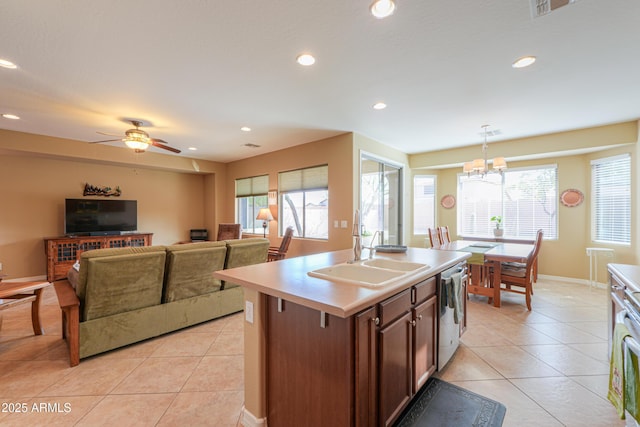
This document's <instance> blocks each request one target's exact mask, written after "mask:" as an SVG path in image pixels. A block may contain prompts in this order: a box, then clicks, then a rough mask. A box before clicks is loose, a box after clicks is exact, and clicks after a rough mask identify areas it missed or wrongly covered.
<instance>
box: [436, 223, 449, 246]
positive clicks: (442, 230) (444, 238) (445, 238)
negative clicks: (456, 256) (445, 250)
mask: <svg viewBox="0 0 640 427" xmlns="http://www.w3.org/2000/svg"><path fill="white" fill-rule="evenodd" d="M438 234H439V235H440V242H441V244H443V245H446V244H447V243H451V237H449V226H448V225H445V226H444V227H438Z"/></svg>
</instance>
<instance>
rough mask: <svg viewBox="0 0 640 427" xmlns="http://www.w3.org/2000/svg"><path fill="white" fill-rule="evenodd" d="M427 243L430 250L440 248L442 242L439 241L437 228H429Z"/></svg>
mask: <svg viewBox="0 0 640 427" xmlns="http://www.w3.org/2000/svg"><path fill="white" fill-rule="evenodd" d="M429 243H431V247H432V248H437V247H439V246H442V241H441V240H440V234H439V233H438V229H437V228H429Z"/></svg>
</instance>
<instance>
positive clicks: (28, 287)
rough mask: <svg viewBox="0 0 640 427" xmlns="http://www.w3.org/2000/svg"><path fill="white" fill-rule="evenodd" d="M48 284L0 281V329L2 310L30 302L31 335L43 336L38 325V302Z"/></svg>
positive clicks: (0, 325) (49, 284)
mask: <svg viewBox="0 0 640 427" xmlns="http://www.w3.org/2000/svg"><path fill="white" fill-rule="evenodd" d="M47 286H51V283H49V282H1V281H0V328H1V327H2V310H5V309H7V308H10V307H13V306H15V305H20V304H24V303H27V302H31V323H32V324H33V333H34V334H36V335H42V334H44V331H43V330H42V326H41V325H40V301H41V300H42V291H43V290H44V288H46V287H47Z"/></svg>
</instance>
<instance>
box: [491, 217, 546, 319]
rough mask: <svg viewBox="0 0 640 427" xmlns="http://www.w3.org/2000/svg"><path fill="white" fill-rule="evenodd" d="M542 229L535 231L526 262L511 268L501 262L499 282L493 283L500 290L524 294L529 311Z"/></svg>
mask: <svg viewBox="0 0 640 427" xmlns="http://www.w3.org/2000/svg"><path fill="white" fill-rule="evenodd" d="M543 234H544V233H543V231H542V230H538V232H537V233H536V240H535V242H534V243H533V250H532V251H531V252H530V253H529V256H528V257H527V262H526V263H525V264H524V266H522V267H519V268H518V267H516V268H512V269H508V268H505V267H507V265H506V263H503V264H502V266H503V268H501V271H500V283H495V284H494V286H500V291H506V292H514V293H517V294H522V295H524V296H525V301H526V304H527V309H528V310H529V311H531V295H533V276H534V266H535V264H536V261H537V259H538V254H539V253H540V247H541V246H542V237H543ZM512 286H516V287H517V288H524V290H520V289H513V288H512Z"/></svg>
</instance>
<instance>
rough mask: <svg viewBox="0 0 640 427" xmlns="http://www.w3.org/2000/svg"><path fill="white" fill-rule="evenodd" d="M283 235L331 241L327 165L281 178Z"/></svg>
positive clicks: (279, 179)
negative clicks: (287, 232)
mask: <svg viewBox="0 0 640 427" xmlns="http://www.w3.org/2000/svg"><path fill="white" fill-rule="evenodd" d="M278 190H279V193H280V219H281V220H280V221H279V226H280V234H283V232H284V230H286V228H287V227H289V226H292V227H293V235H294V236H298V237H309V238H315V239H328V238H329V167H328V166H327V165H324V166H317V167H312V168H306V169H298V170H294V171H289V172H281V173H280V174H278Z"/></svg>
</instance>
